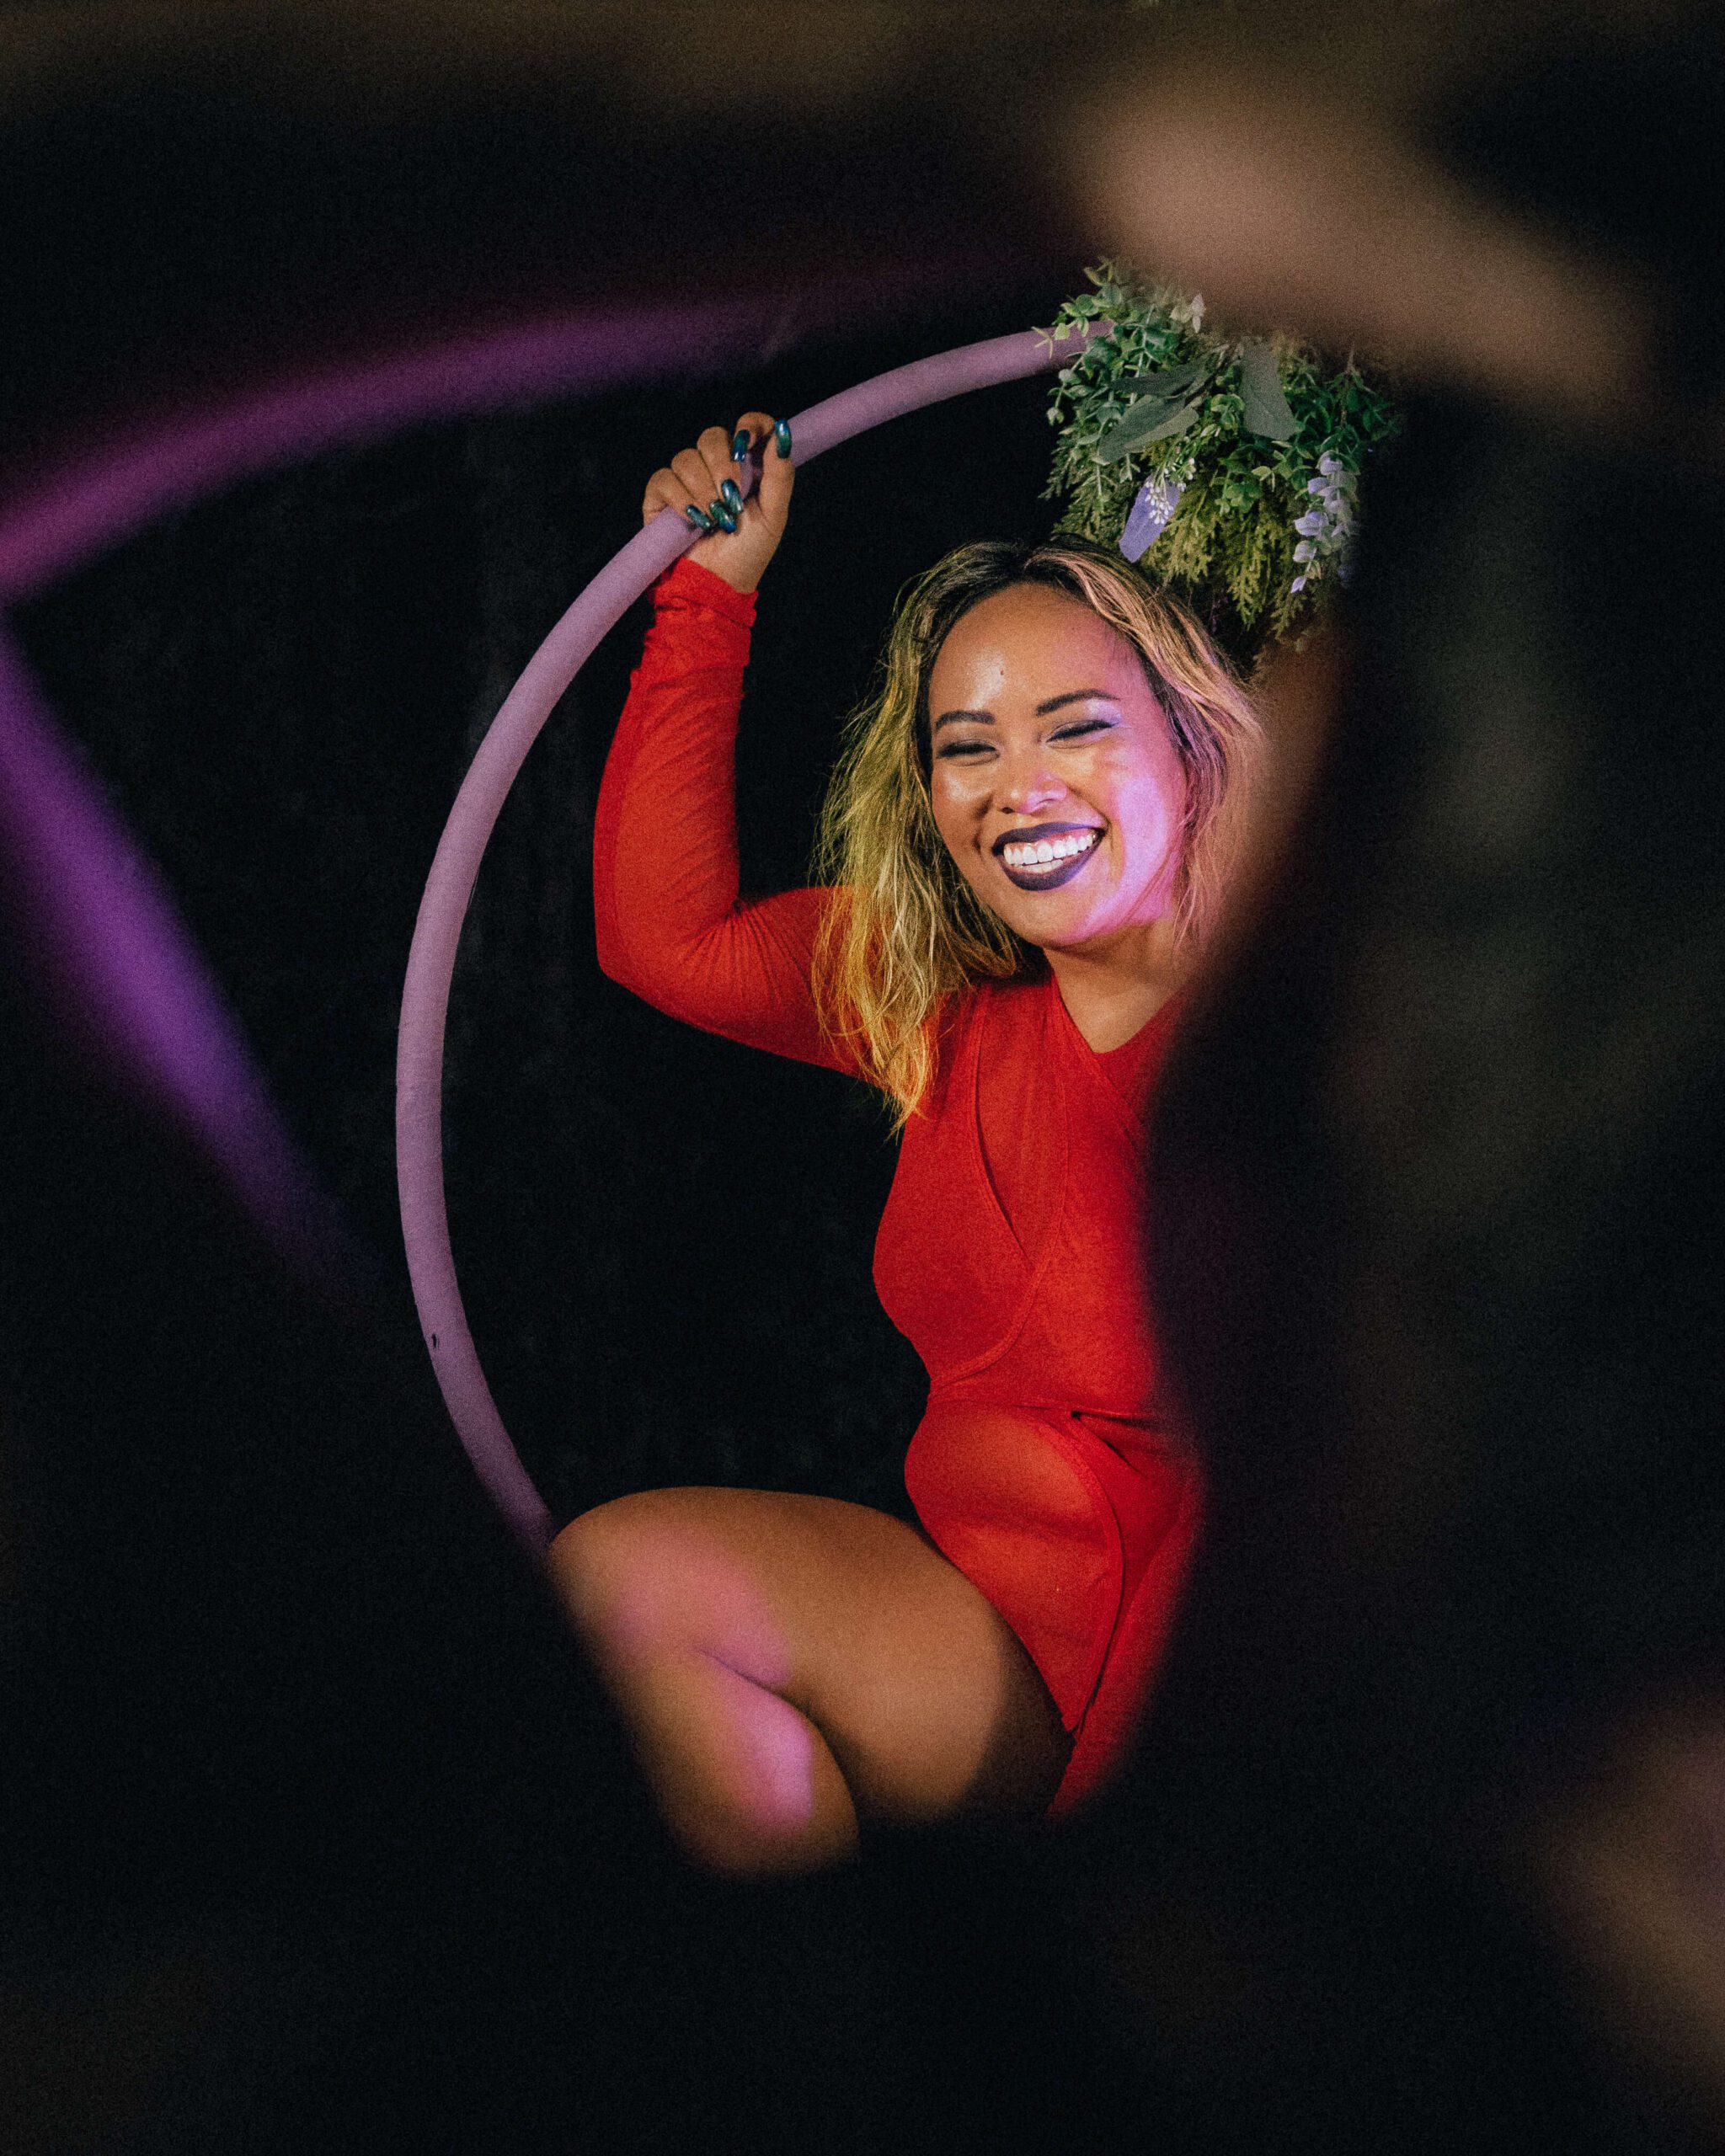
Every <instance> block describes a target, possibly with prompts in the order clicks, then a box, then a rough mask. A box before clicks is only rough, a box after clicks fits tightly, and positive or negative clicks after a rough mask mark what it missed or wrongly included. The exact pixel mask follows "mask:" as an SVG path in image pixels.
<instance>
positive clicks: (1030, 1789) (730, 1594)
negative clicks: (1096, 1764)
mask: <svg viewBox="0 0 1725 2156" xmlns="http://www.w3.org/2000/svg"><path fill="white" fill-rule="evenodd" d="M551 1575H552V1579H553V1583H554V1585H555V1586H556V1588H557V1589H558V1593H559V1594H560V1595H561V1597H562V1598H563V1602H564V1603H565V1604H566V1605H567V1606H568V1608H569V1610H570V1611H571V1613H572V1614H573V1615H574V1619H575V1621H576V1623H577V1625H579V1628H580V1630H581V1631H582V1633H583V1634H584V1636H585V1638H586V1640H587V1641H588V1642H589V1645H590V1647H591V1649H592V1651H593V1653H594V1655H595V1659H596V1660H597V1662H598V1663H599V1666H600V1668H601V1671H602V1672H603V1673H604V1675H605V1677H606V1680H607V1682H608V1683H609V1684H610V1685H611V1689H612V1690H613V1691H614V1693H615V1694H616V1695H617V1699H618V1700H619V1702H620V1704H621V1705H622V1710H623V1712H624V1715H625V1716H626V1718H627V1720H628V1722H629V1725H630V1726H631V1729H632V1731H633V1735H634V1738H635V1742H636V1746H637V1749H638V1753H639V1755H640V1758H641V1761H642V1764H643V1767H644V1770H645V1772H646V1774H647V1775H648V1778H649V1780H650V1781H651V1782H652V1784H653V1785H654V1790H655V1792H656V1794H657V1795H658V1796H659V1799H660V1803H661V1805H662V1806H663V1807H664V1809H665V1815H666V1817H667V1819H668V1820H669V1822H670V1825H671V1827H672V1829H673V1831H674V1832H675V1833H676V1834H677V1835H678V1837H679V1838H681V1840H682V1841H683V1842H684V1843H685V1844H686V1846H687V1847H689V1848H690V1849H692V1851H693V1852H694V1853H695V1854H697V1855H698V1856H700V1857H701V1858H702V1859H703V1860H705V1861H707V1862H708V1863H711V1864H714V1865H718V1866H719V1867H721V1868H722V1869H724V1870H741V1871H761V1870H802V1869H806V1868H809V1867H811V1866H814V1865H820V1864H825V1863H830V1862H831V1861H833V1860H835V1859H836V1858H839V1857H841V1856H843V1855H845V1854H847V1853H848V1852H849V1851H850V1850H851V1849H853V1848H854V1847H855V1845H856V1839H857V1822H858V1819H859V1817H860V1818H861V1819H863V1820H864V1821H871V1820H872V1821H880V1822H894V1823H900V1824H910V1823H914V1822H927V1821H930V1820H933V1819H938V1818H944V1817H951V1816H953V1815H955V1814H958V1813H960V1812H1034V1811H1037V1810H1039V1809H1040V1808H1041V1807H1042V1806H1044V1805H1045V1804H1046V1803H1047V1802H1048V1801H1049V1798H1050V1797H1051V1796H1052V1795H1053V1794H1054V1790H1055V1787H1056V1785H1058V1783H1059V1781H1060V1774H1061V1771H1062V1769H1063V1768H1064V1766H1065V1760H1066V1757H1067V1753H1068V1750H1069V1746H1068V1742H1067V1739H1066V1736H1065V1731H1064V1730H1062V1728H1061V1727H1060V1718H1059V1716H1058V1715H1057V1713H1056V1712H1055V1705H1054V1702H1053V1701H1052V1700H1050V1699H1049V1694H1048V1691H1047V1689H1046V1687H1045V1686H1044V1684H1043V1682H1042V1679H1041V1678H1040V1677H1039V1676H1038V1674H1037V1673H1036V1669H1035V1668H1034V1666H1033V1663H1032V1662H1031V1661H1030V1658H1029V1657H1028V1655H1027V1654H1026V1653H1025V1652H1024V1649H1023V1646H1021V1645H1020V1643H1019V1641H1018V1640H1017V1637H1016V1636H1015V1635H1014V1634H1013V1633H1012V1630H1011V1629H1010V1627H1009V1626H1008V1625H1007V1624H1006V1622H1005V1620H1003V1619H1002V1618H1001V1616H1000V1615H999V1614H997V1612H996V1610H995V1609H994V1608H993V1606H992V1605H991V1604H990V1603H989V1602H988V1601H987V1600H986V1599H985V1598H984V1596H983V1595H982V1594H981V1593H980V1592H979V1591H978V1589H977V1588H975V1587H973V1586H972V1585H971V1583H970V1582H969V1580H968V1579H966V1578H965V1577H964V1574H963V1573H962V1572H959V1571H957V1570H956V1569H955V1568H954V1567H953V1566H952V1565H949V1564H948V1562H947V1561H946V1559H945V1558H943V1556H940V1554H939V1552H938V1551H937V1550H935V1549H933V1548H932V1545H930V1544H929V1543H927V1541H926V1540H924V1539H923V1538H922V1536H921V1535H920V1534H917V1533H916V1530H915V1529H913V1528H911V1527H907V1526H906V1525H905V1524H904V1522H903V1521H901V1520H896V1519H894V1518H891V1517H890V1516H889V1514H887V1513H877V1512H873V1511H871V1510H869V1509H868V1508H867V1507H865V1506H862V1505H850V1504H843V1503H841V1502H838V1501H837V1500H836V1499H833V1498H827V1497H791V1496H784V1495H780V1494H777V1493H775V1492H765V1491H756V1490H654V1491H649V1492H644V1493H642V1494H641V1495H640V1496H638V1497H623V1498H620V1499H619V1500H617V1502H616V1503H614V1504H609V1505H601V1506H600V1507H598V1508H596V1509H595V1511H593V1512H590V1513H584V1514H583V1515H582V1517H581V1518H579V1519H577V1520H574V1521H572V1522H571V1523H570V1524H569V1526H568V1527H567V1528H565V1529H563V1533H562V1534H560V1535H559V1536H558V1539H557V1541H556V1543H555V1545H553V1550H552V1556H551Z"/></svg>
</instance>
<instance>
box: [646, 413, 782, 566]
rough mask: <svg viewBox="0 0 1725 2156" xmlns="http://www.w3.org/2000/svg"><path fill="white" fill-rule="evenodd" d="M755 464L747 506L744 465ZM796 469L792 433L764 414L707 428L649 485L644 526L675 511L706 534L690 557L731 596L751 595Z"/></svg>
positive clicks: (778, 529) (772, 546)
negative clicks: (754, 480) (720, 581)
mask: <svg viewBox="0 0 1725 2156" xmlns="http://www.w3.org/2000/svg"><path fill="white" fill-rule="evenodd" d="M750 460H752V462H754V465H755V467H756V470H757V471H758V472H760V474H761V478H760V483H759V484H758V485H757V486H756V489H755V491H754V493H753V494H750V497H749V499H747V500H746V501H745V500H744V499H743V485H742V481H743V467H744V464H745V462H749V461H750ZM795 478H796V467H794V466H793V464H792V462H791V430H790V428H789V426H788V424H786V423H785V421H784V420H782V419H781V420H779V421H778V422H777V424H775V423H774V422H773V421H772V419H770V418H769V417H768V416H767V414H766V413H765V412H745V413H744V414H743V416H742V418H741V419H739V420H738V422H737V424H736V427H735V430H734V431H733V432H732V433H730V434H727V433H726V432H725V430H724V428H723V427H708V430H707V431H706V432H705V433H704V434H703V435H702V437H701V439H700V440H699V441H698V442H697V443H696V445H695V446H694V447H693V449H686V450H683V451H681V452H680V454H678V455H677V456H674V457H672V459H671V461H670V464H669V465H668V466H667V467H665V469H664V470H663V471H660V472H654V475H653V477H652V478H650V479H649V481H648V482H647V493H646V496H645V499H644V500H643V502H642V504H641V521H642V522H643V523H644V524H650V523H651V522H652V521H653V520H654V517H655V516H657V515H659V512H660V510H665V509H674V510H676V512H677V514H678V515H680V516H682V517H686V519H687V520H688V521H689V522H690V523H691V524H692V525H693V526H695V528H696V529H697V531H702V532H705V533H708V534H709V535H710V536H706V537H703V538H702V541H701V542H700V544H699V545H698V546H696V547H691V548H690V549H689V559H690V560H691V561H692V562H698V563H700V564H701V567H702V568H703V569H711V570H712V572H713V574H714V575H715V576H722V577H723V578H724V580H725V582H726V583H727V584H729V585H730V587H731V589H732V590H734V591H752V590H754V589H755V587H756V584H759V583H760V581H761V572H762V571H763V570H764V569H765V568H766V564H767V563H769V562H770V561H771V560H772V558H773V556H774V554H775V553H776V552H777V551H778V542H779V541H780V540H781V539H782V538H783V536H784V531H785V519H786V517H787V516H788V515H789V514H790V507H791V488H792V485H793V483H794V480H795Z"/></svg>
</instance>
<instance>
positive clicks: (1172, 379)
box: [1116, 360, 1210, 397]
mask: <svg viewBox="0 0 1725 2156" xmlns="http://www.w3.org/2000/svg"><path fill="white" fill-rule="evenodd" d="M1209 371H1210V366H1209V362H1208V361H1207V360H1198V361H1196V362H1195V363H1194V365H1193V366H1183V367H1157V368H1156V370H1155V371H1154V372H1153V373H1151V374H1134V375H1127V376H1124V377H1123V379H1122V380H1121V381H1120V382H1119V383H1118V384H1117V385H1116V387H1119V388H1121V389H1141V390H1143V391H1145V392H1147V393H1148V394H1149V395H1151V396H1152V397H1173V396H1175V395H1177V394H1178V393H1179V392H1181V391H1183V390H1187V389H1190V388H1191V387H1192V385H1193V384H1194V382H1201V381H1202V380H1203V379H1204V376H1205V375H1206V374H1208V373H1209Z"/></svg>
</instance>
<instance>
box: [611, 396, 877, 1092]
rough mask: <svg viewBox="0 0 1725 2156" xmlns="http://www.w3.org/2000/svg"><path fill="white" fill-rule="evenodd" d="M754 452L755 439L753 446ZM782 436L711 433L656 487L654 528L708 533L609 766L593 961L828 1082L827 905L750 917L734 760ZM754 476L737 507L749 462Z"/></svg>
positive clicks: (676, 572)
mask: <svg viewBox="0 0 1725 2156" xmlns="http://www.w3.org/2000/svg"><path fill="white" fill-rule="evenodd" d="M745 437H746V439H745ZM790 446H791V445H790V440H789V435H788V430H785V429H784V428H783V427H782V426H775V424H774V423H773V421H772V419H770V418H769V417H768V416H767V415H766V414H765V413H761V412H749V413H745V414H744V415H743V417H742V419H740V420H739V421H738V423H737V428H736V430H735V431H734V433H733V434H730V435H727V434H726V433H725V432H724V430H723V429H721V428H718V427H709V428H708V430H707V431H706V433H704V434H703V435H702V437H701V439H700V441H699V443H698V444H697V446H696V447H695V448H693V449H688V450H685V451H682V453H681V455H680V456H676V457H674V458H673V459H672V460H671V462H670V464H669V465H668V466H666V467H665V468H664V469H663V470H661V471H659V472H654V475H653V477H652V478H651V479H650V480H649V482H648V484H647V492H646V496H645V499H644V502H643V504H642V509H643V515H644V517H646V518H648V519H649V520H650V519H651V518H652V517H654V516H656V515H658V514H659V513H660V510H665V509H674V510H680V511H681V513H682V514H684V515H686V516H688V517H689V520H690V521H691V522H692V523H696V522H698V523H700V525H701V526H702V528H703V529H704V530H705V531H707V533H708V536H704V537H703V538H702V541H701V542H700V543H699V545H698V546H697V547H693V548H692V549H691V551H690V552H689V553H688V554H687V555H686V557H685V558H684V559H683V560H682V561H681V562H680V563H678V564H677V566H676V568H674V569H672V570H671V572H670V574H669V575H668V576H666V577H665V578H663V579H661V580H660V584H659V585H658V587H657V589H656V590H655V591H654V606H655V613H654V622H653V627H652V628H651V629H650V630H649V632H648V637H647V643H646V648H645V650H644V653H643V654H642V659H641V664H640V665H639V667H638V669H637V670H636V671H635V674H634V676H633V680H632V681H631V683H630V688H629V699H628V703H627V704H626V705H625V707H624V709H623V715H622V721H621V723H620V724H619V725H618V728H617V739H616V740H615V741H614V742H613V744H612V745H611V755H610V757H609V759H608V760H607V762H606V768H605V779H604V783H603V784H602V785H601V788H600V792H599V809H598V815H597V818H596V821H595V831H594V864H593V865H594V877H593V885H594V910H595V916H596V921H597V930H598V946H599V963H600V964H601V967H602V968H603V969H604V970H605V972H606V974H609V975H610V976H611V979H613V980H616V981H620V982H621V983H622V985H623V986H624V987H626V988H628V989H631V990H633V991H634V993H635V994H636V995H639V996H641V997H643V998H644V1000H645V1001H647V1002H649V1003H651V1004H653V1005H654V1006H656V1007H657V1008H658V1009H660V1010H661V1011H666V1012H668V1013H669V1014H670V1016H671V1017H676V1018H681V1019H683V1020H685V1021H686V1022H687V1023H689V1024H691V1025H694V1026H699V1027H702V1029H703V1030H704V1031H706V1032H708V1033H722V1034H724V1036H725V1037H726V1038H729V1039H731V1040H737V1041H742V1042H745V1043H748V1045H750V1047H754V1048H763V1049H770V1050H772V1052H773V1053H775V1054H779V1055H789V1056H794V1057H796V1058H798V1059H799V1060H800V1061H803V1062H808V1063H820V1064H825V1065H829V1066H830V1067H832V1068H834V1069H844V1068H846V1067H848V1066H847V1065H846V1062H845V1059H843V1057H842V1056H841V1055H840V1054H837V1053H836V1051H835V1050H834V1049H833V1048H832V1046H831V1045H830V1043H828V1042H827V1041H826V1040H825V1038H824V1037H823V1034H822V1032H821V1027H820V1021H819V1019H818V1017H816V1014H815V1006H814V991H813V989H812V986H811V979H810V976H811V968H812V962H813V957H814V944H815V941H816V938H817V937H818V935H819V933H820V926H821V921H822V919H823V917H824V915H825V910H826V908H827V906H828V905H830V904H831V903H832V902H833V901H832V894H830V893H829V892H825V891H819V890H800V891H787V892H785V893H783V894H781V895H779V896H777V897H775V898H768V899H754V900H750V901H749V902H747V903H740V901H739V898H738V867H737V836H736V805H735V744H736V732H737V714H738V711H739V708H740V705H741V702H742V694H743V670H744V668H745V664H746V663H747V660H748V656H749V636H750V628H751V627H752V624H753V622H754V616H755V587H756V584H757V583H758V581H759V580H760V578H761V573H762V571H763V570H764V569H765V568H766V564H767V563H768V562H769V561H771V559H772V556H773V553H774V552H775V551H776V550H777V546H778V542H779V540H780V539H781V537H782V536H783V532H784V528H785V518H786V515H787V513H788V508H789V503H790V496H791V486H792V466H791V462H790ZM745 456H754V457H757V458H758V459H759V460H760V469H761V481H760V485H759V487H758V488H756V493H755V495H754V496H753V497H752V498H751V499H749V500H748V501H746V502H745V501H744V499H743V497H742V489H741V485H740V481H741V478H742V459H743V458H744V457H745Z"/></svg>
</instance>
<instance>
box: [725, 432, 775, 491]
mask: <svg viewBox="0 0 1725 2156" xmlns="http://www.w3.org/2000/svg"><path fill="white" fill-rule="evenodd" d="M771 448H772V414H771V413H770V412H745V413H744V414H742V415H741V417H740V419H738V421H737V424H736V425H735V427H734V429H733V430H732V433H731V462H732V463H733V464H734V465H735V466H736V467H737V470H738V472H739V474H740V483H741V484H742V486H743V488H744V491H745V493H746V492H747V491H748V475H749V473H750V472H753V473H754V474H755V476H756V478H759V477H760V472H761V452H762V451H764V450H769V449H771Z"/></svg>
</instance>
